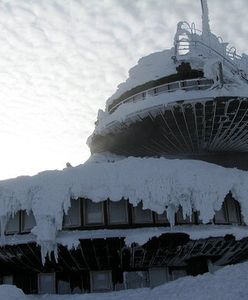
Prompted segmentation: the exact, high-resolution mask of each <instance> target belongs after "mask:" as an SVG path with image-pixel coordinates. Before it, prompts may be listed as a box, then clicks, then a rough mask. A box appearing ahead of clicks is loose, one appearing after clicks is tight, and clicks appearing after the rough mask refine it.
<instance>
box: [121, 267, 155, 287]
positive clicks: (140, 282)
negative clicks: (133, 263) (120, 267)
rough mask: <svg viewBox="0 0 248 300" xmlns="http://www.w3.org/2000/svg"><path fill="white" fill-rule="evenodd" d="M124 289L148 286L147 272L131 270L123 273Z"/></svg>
mask: <svg viewBox="0 0 248 300" xmlns="http://www.w3.org/2000/svg"><path fill="white" fill-rule="evenodd" d="M124 285H125V289H137V288H143V287H147V286H149V277H148V272H146V271H133V272H125V273H124Z"/></svg>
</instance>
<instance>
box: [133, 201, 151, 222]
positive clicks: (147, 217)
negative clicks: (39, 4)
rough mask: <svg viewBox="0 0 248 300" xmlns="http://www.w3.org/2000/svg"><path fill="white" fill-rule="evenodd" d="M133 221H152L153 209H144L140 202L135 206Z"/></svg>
mask: <svg viewBox="0 0 248 300" xmlns="http://www.w3.org/2000/svg"><path fill="white" fill-rule="evenodd" d="M133 222H134V223H136V224H137V223H141V224H142V223H152V222H153V219H152V211H151V210H150V209H142V203H141V202H140V203H139V204H138V205H137V206H136V207H133Z"/></svg>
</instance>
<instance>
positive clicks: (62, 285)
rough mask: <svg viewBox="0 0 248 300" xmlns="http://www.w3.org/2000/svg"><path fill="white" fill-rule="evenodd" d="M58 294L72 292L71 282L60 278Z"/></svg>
mask: <svg viewBox="0 0 248 300" xmlns="http://www.w3.org/2000/svg"><path fill="white" fill-rule="evenodd" d="M58 294H60V295H64V294H71V288H70V282H69V281H64V280H58Z"/></svg>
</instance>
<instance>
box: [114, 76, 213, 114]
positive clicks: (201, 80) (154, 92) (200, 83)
mask: <svg viewBox="0 0 248 300" xmlns="http://www.w3.org/2000/svg"><path fill="white" fill-rule="evenodd" d="M190 82H195V83H196V85H188V86H187V83H190ZM204 82H205V83H204ZM206 82H207V84H206ZM185 83H186V85H185ZM172 85H178V87H177V88H172V89H171V88H170V86H172ZM212 85H213V81H212V80H210V79H207V78H194V79H185V80H178V81H173V82H170V83H165V84H161V85H158V86H155V87H153V88H150V89H147V90H144V91H142V92H139V93H136V94H134V95H132V96H130V97H128V98H126V99H124V100H122V101H121V102H119V103H117V104H116V105H114V106H113V107H111V109H110V110H109V111H108V112H109V113H110V114H111V113H113V112H114V111H115V110H116V109H117V108H118V107H119V106H120V105H122V104H124V103H129V102H137V101H142V100H145V98H146V96H147V95H148V94H149V96H151V95H153V96H156V95H158V94H162V93H169V92H175V91H177V90H190V89H193V90H197V89H199V88H205V87H206V88H210V87H211V86H212ZM162 87H167V90H163V91H159V89H160V88H162ZM137 96H141V99H139V100H135V97H137Z"/></svg>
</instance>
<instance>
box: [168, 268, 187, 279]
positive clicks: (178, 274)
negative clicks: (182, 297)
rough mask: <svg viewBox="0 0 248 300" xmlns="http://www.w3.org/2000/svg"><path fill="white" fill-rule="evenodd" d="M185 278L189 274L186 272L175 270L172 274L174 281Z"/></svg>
mask: <svg viewBox="0 0 248 300" xmlns="http://www.w3.org/2000/svg"><path fill="white" fill-rule="evenodd" d="M184 276H187V272H186V270H183V269H182V270H173V271H172V272H171V277H172V280H176V279H178V278H181V277H184Z"/></svg>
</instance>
